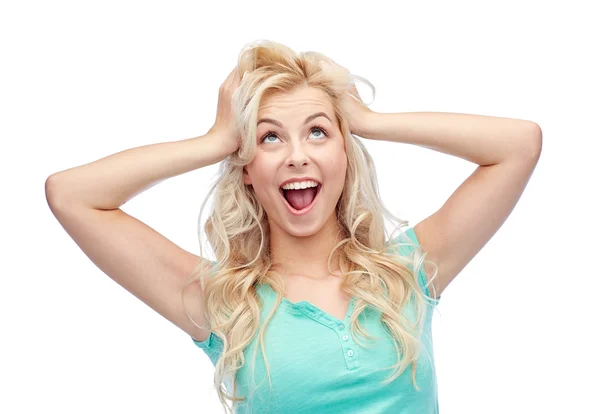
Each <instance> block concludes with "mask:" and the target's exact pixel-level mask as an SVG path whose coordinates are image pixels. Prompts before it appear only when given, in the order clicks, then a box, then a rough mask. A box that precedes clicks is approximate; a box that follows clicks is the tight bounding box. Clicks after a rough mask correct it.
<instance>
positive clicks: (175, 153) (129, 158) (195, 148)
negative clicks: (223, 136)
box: [46, 131, 231, 210]
mask: <svg viewBox="0 0 600 414" xmlns="http://www.w3.org/2000/svg"><path fill="white" fill-rule="evenodd" d="M230 153H231V151H229V149H228V148H227V146H226V145H223V142H222V140H220V137H219V135H217V134H216V133H213V132H210V131H209V132H208V133H207V134H206V135H202V136H199V137H195V138H189V139H185V140H181V141H173V142H164V143H158V144H151V145H145V146H141V147H136V148H131V149H127V150H124V151H121V152H118V153H116V154H112V155H109V156H107V157H104V158H101V159H99V160H97V161H93V162H91V163H88V164H84V165H81V166H78V167H74V168H70V169H67V170H64V171H61V172H58V173H56V174H53V175H52V176H50V177H49V178H48V180H47V182H46V197H47V199H48V202H49V203H53V204H54V206H59V207H60V206H64V207H67V208H68V207H69V206H73V205H78V206H85V207H89V208H95V209H101V210H112V209H116V208H119V207H120V206H121V205H123V204H125V202H127V201H128V200H129V199H131V198H133V197H134V196H136V195H137V194H139V193H141V192H143V191H145V190H147V189H148V188H150V187H152V186H154V185H156V184H158V183H159V182H161V181H163V180H165V179H167V178H170V177H174V176H177V175H180V174H183V173H186V172H188V171H192V170H195V169H198V168H202V167H204V166H207V165H211V164H214V163H217V162H219V161H221V160H222V159H224V158H226V157H227V156H228V155H229V154H230Z"/></svg>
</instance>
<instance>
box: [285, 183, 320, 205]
mask: <svg viewBox="0 0 600 414" xmlns="http://www.w3.org/2000/svg"><path fill="white" fill-rule="evenodd" d="M283 195H284V197H285V199H286V200H287V201H288V203H290V205H291V206H292V207H294V208H295V209H296V210H302V209H303V208H305V207H306V206H308V205H309V204H310V203H312V201H313V199H314V198H315V196H316V195H317V187H311V188H305V189H303V190H286V191H284V192H283Z"/></svg>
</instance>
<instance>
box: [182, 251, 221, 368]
mask: <svg viewBox="0 0 600 414" xmlns="http://www.w3.org/2000/svg"><path fill="white" fill-rule="evenodd" d="M211 263H212V264H213V267H214V266H215V264H216V263H217V262H214V261H211ZM190 338H191V339H192V341H193V342H194V344H196V346H197V347H198V348H200V349H202V350H203V351H204V353H205V354H206V355H208V357H209V358H210V360H211V362H212V363H213V365H214V366H216V365H217V361H218V359H219V357H220V356H221V353H222V352H223V341H221V338H219V337H218V336H217V335H215V334H214V333H213V332H210V335H208V338H206V340H204V341H196V340H195V339H194V338H192V337H190Z"/></svg>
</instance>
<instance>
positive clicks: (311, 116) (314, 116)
mask: <svg viewBox="0 0 600 414" xmlns="http://www.w3.org/2000/svg"><path fill="white" fill-rule="evenodd" d="M320 116H324V117H325V118H327V119H329V122H331V123H333V121H332V120H331V118H329V117H328V116H327V114H326V113H325V112H317V113H316V114H312V115H310V116H309V117H307V118H306V119H305V120H304V125H306V124H308V123H309V122H310V121H312V120H313V119H315V118H318V117H320ZM262 122H268V123H270V124H273V125H277V126H278V127H279V128H283V125H282V124H281V122H279V121H276V120H274V119H271V118H261V119H260V120H259V121H258V122H257V124H256V126H259V125H260V124H261V123H262Z"/></svg>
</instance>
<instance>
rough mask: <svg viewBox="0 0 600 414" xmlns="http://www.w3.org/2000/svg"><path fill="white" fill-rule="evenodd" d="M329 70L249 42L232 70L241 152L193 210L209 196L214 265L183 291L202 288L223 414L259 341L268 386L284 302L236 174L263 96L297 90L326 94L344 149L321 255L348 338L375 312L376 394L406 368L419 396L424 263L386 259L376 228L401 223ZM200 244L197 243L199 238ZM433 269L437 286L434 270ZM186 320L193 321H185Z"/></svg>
mask: <svg viewBox="0 0 600 414" xmlns="http://www.w3.org/2000/svg"><path fill="white" fill-rule="evenodd" d="M329 62H330V59H329V58H327V57H326V56H324V55H322V54H320V53H317V52H302V53H296V52H294V51H293V50H292V49H290V48H288V47H286V46H284V45H282V44H279V43H277V42H273V41H260V42H252V43H250V44H248V45H246V46H245V47H244V48H243V49H242V51H241V53H240V55H239V59H238V68H239V71H240V74H245V76H244V78H243V80H242V82H241V85H240V87H239V88H238V89H237V90H236V92H235V93H234V95H233V106H234V110H235V115H236V120H237V122H238V124H237V127H238V128H239V131H240V133H241V145H240V148H239V149H238V150H237V151H236V152H234V153H233V154H231V155H230V156H229V157H228V158H226V159H225V160H223V161H222V163H221V164H220V167H219V171H218V176H217V177H218V178H217V180H216V182H215V183H214V184H213V185H212V186H211V189H210V191H209V193H208V195H207V197H206V199H205V200H204V202H203V204H202V207H201V210H200V217H201V216H202V211H203V210H204V206H205V204H206V201H207V200H208V198H209V197H210V196H211V194H212V193H213V192H214V194H215V196H214V197H215V198H214V202H213V207H212V212H211V214H210V216H209V218H208V219H207V220H206V222H205V223H204V230H205V232H206V237H207V239H208V241H209V243H210V246H211V248H212V250H213V251H214V253H215V257H216V259H217V265H216V266H215V268H213V269H205V268H203V267H202V266H201V264H199V265H198V266H197V268H196V269H195V271H194V273H193V275H192V277H191V278H190V280H189V283H188V286H189V284H191V283H193V282H196V283H199V284H200V286H202V291H203V292H204V297H203V304H204V308H205V316H206V321H205V323H204V325H203V328H204V329H209V330H210V331H212V332H214V334H215V335H217V336H218V337H219V338H220V339H221V341H222V342H223V352H222V354H221V356H220V358H219V360H218V362H217V363H216V365H215V376H214V385H215V388H216V389H217V393H218V396H219V400H220V401H221V403H222V404H223V407H224V408H225V409H226V410H228V409H229V407H228V406H227V405H226V402H225V401H226V400H229V401H231V402H234V403H235V402H239V401H245V398H238V397H237V396H236V389H237V386H236V383H235V380H234V379H235V375H236V373H237V371H238V370H239V368H240V367H241V366H243V365H244V363H245V361H244V355H243V351H244V349H245V348H246V347H247V346H248V345H249V344H250V342H251V341H252V340H253V338H255V336H256V334H257V333H258V334H259V335H260V336H259V341H260V344H261V350H262V355H263V358H264V360H265V363H266V369H267V373H268V374H269V383H270V381H271V379H270V377H271V376H270V370H269V364H268V362H267V356H266V354H265V348H264V334H265V329H266V326H267V325H268V323H269V321H270V320H271V318H272V316H273V314H274V311H275V309H276V308H277V306H278V305H279V304H280V303H281V300H282V299H283V296H284V284H283V280H282V278H281V273H280V272H279V269H278V266H277V265H276V264H275V263H273V262H272V260H271V256H270V252H269V223H268V220H267V216H266V214H265V210H264V209H263V207H262V205H261V204H260V203H259V201H258V199H257V197H256V195H255V193H254V191H253V189H252V187H251V186H246V185H244V183H243V176H242V172H243V167H244V166H245V165H246V164H248V163H249V162H250V161H251V160H252V159H253V157H254V154H255V151H256V145H257V142H256V123H257V116H258V108H259V104H260V102H261V100H262V99H263V98H265V97H266V96H268V95H269V93H273V92H290V91H293V90H294V89H296V88H298V87H303V86H309V87H312V88H316V89H319V90H321V91H324V92H325V93H326V94H327V95H328V96H329V97H330V99H331V102H332V104H333V108H334V111H335V116H336V118H337V121H338V125H340V130H341V132H342V134H343V136H344V140H345V143H346V153H347V158H348V167H347V171H346V179H345V184H344V188H343V191H342V194H341V197H340V199H339V201H338V203H337V206H336V210H335V211H336V215H337V219H338V222H339V224H340V228H341V232H342V234H340V235H339V236H340V240H341V241H340V242H339V243H337V244H336V245H335V246H334V248H333V250H332V251H331V252H330V254H329V259H328V268H329V269H330V272H331V259H332V257H333V255H334V252H335V251H336V250H337V249H340V255H339V263H338V266H339V269H340V270H341V272H342V276H341V277H342V278H343V282H342V284H341V289H342V291H343V292H345V293H346V294H349V295H351V296H353V297H355V298H356V305H355V308H354V311H353V313H352V315H351V332H352V335H353V337H355V334H356V333H358V334H360V335H362V336H363V337H368V338H373V337H372V336H371V335H369V334H368V333H367V332H366V331H365V330H364V328H363V327H362V326H361V324H360V322H359V320H358V316H359V315H360V314H361V312H363V310H365V309H366V308H367V307H372V308H373V309H376V310H379V311H380V312H381V313H382V315H381V322H382V323H383V324H385V325H386V326H387V328H388V329H389V331H390V333H391V335H392V337H393V339H394V345H395V347H396V352H397V358H398V360H397V361H398V362H397V364H395V365H394V366H393V368H396V370H395V372H394V373H393V374H392V376H391V377H390V378H388V379H387V380H386V381H385V382H384V383H383V384H388V383H389V382H391V381H393V380H394V379H395V378H397V377H398V376H399V375H400V374H402V372H404V370H405V369H406V367H407V366H408V364H409V363H412V379H413V384H414V386H415V388H416V389H418V386H417V384H416V362H417V358H418V355H419V349H420V348H419V345H420V341H419V338H420V334H421V332H422V328H423V322H424V315H425V312H426V310H427V309H426V306H427V304H426V301H427V300H431V299H430V298H428V297H426V296H425V295H424V294H423V292H422V290H421V289H420V288H419V285H418V281H417V278H416V274H417V272H416V270H417V269H419V268H420V266H422V265H423V263H424V262H425V260H424V259H425V255H426V253H425V254H423V252H422V251H421V249H420V248H419V246H418V245H414V244H411V243H410V242H409V244H411V247H412V248H413V249H414V255H413V256H412V257H408V256H402V255H398V254H394V253H392V252H390V251H389V250H388V249H390V248H391V249H392V250H393V251H395V248H396V247H398V243H392V244H387V243H386V229H385V225H384V224H385V223H384V218H385V217H387V218H388V219H390V220H392V221H396V222H398V223H399V225H398V226H396V229H398V227H402V226H406V225H407V223H408V222H407V221H404V220H400V219H397V218H396V217H395V216H394V215H393V214H391V213H390V212H389V211H388V210H387V209H386V208H385V207H384V205H383V203H382V201H381V199H380V196H379V189H378V185H377V177H376V173H375V166H374V163H373V159H372V158H371V156H370V155H369V153H368V152H367V150H366V148H365V147H364V146H363V144H362V143H361V141H360V140H359V139H357V138H356V137H354V136H353V135H352V134H351V133H350V128H349V124H348V121H347V114H345V113H344V111H343V109H342V106H341V100H342V98H343V97H344V94H346V93H348V92H349V91H350V88H351V87H352V86H353V83H352V82H353V81H352V79H351V75H350V74H348V73H347V72H343V71H338V70H333V69H332V66H331V65H327V63H329ZM373 92H374V90H373ZM392 233H394V232H392ZM199 237H200V239H201V232H200V234H199ZM389 239H390V240H391V239H392V237H389ZM400 244H404V243H400ZM200 252H201V253H202V241H201V242H200ZM201 256H202V254H201ZM427 262H428V263H432V262H430V261H427ZM434 266H435V268H436V270H435V273H434V277H435V275H437V266H436V265H435V264H434ZM413 270H414V271H413ZM331 273H333V272H331ZM261 283H269V284H270V285H271V287H272V288H273V290H274V291H275V292H276V293H277V302H276V306H275V308H274V309H273V310H272V311H271V313H270V314H269V316H268V317H267V319H266V320H265V322H264V324H263V325H262V326H259V324H260V323H259V322H260V301H259V296H258V293H257V290H256V287H257V285H258V284H261ZM186 287H187V286H186ZM434 297H436V296H434ZM413 299H414V305H415V314H416V315H417V316H416V321H415V323H412V322H411V321H410V320H408V319H407V318H405V317H404V316H403V315H402V309H404V307H405V306H406V305H407V304H408V303H409V302H410V301H411V300H413ZM182 300H183V295H182ZM186 313H187V311H186ZM188 317H190V320H192V318H191V316H190V315H189V313H188ZM192 322H194V321H193V320H192ZM194 324H196V322H194ZM196 326H198V325H197V324H196ZM199 327H200V326H199ZM255 351H256V349H255ZM254 357H256V352H255V353H254ZM225 383H233V395H230V394H228V393H227V390H226V387H225V389H224V388H223V387H222V385H223V384H225Z"/></svg>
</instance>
